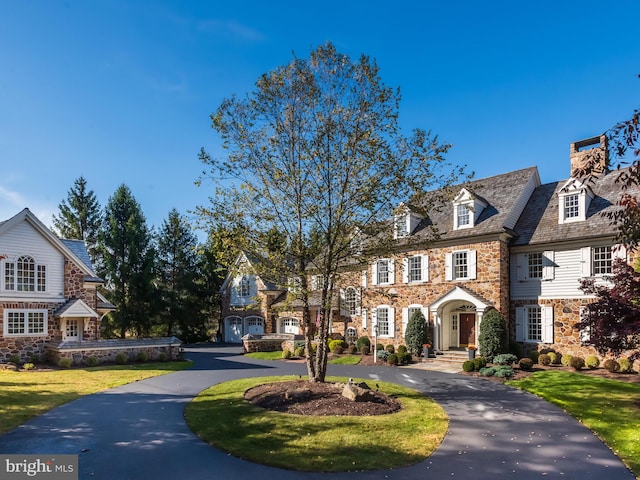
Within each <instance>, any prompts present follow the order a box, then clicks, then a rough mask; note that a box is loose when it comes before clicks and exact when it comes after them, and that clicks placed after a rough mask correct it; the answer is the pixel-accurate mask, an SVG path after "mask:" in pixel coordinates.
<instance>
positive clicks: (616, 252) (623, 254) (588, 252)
mask: <svg viewBox="0 0 640 480" xmlns="http://www.w3.org/2000/svg"><path fill="white" fill-rule="evenodd" d="M617 258H620V259H622V260H626V258H627V250H626V248H625V247H624V246H623V245H614V246H611V245H607V246H597V247H583V248H581V249H580V261H581V274H582V276H583V277H592V276H593V277H598V276H600V277H601V276H604V275H611V273H612V266H613V261H614V260H615V259H617Z"/></svg>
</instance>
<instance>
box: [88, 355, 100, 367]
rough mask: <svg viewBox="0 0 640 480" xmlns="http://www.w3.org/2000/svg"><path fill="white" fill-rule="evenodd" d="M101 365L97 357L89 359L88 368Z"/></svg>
mask: <svg viewBox="0 0 640 480" xmlns="http://www.w3.org/2000/svg"><path fill="white" fill-rule="evenodd" d="M99 363H100V361H99V360H98V359H97V358H96V357H89V358H87V366H89V367H95V366H97V365H98V364H99Z"/></svg>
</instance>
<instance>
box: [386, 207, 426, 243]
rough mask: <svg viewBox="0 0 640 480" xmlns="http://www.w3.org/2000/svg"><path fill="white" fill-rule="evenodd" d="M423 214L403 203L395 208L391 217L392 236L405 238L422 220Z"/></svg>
mask: <svg viewBox="0 0 640 480" xmlns="http://www.w3.org/2000/svg"><path fill="white" fill-rule="evenodd" d="M423 218H424V215H423V214H422V213H419V212H417V211H416V209H415V208H414V207H410V206H409V205H406V204H404V203H401V204H400V206H399V207H398V208H397V209H396V213H395V215H394V217H393V238H395V239H398V238H405V237H408V236H409V235H411V234H412V233H413V231H414V230H415V229H416V228H417V227H418V224H419V223H420V222H421V221H422V219H423Z"/></svg>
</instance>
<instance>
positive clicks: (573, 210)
mask: <svg viewBox="0 0 640 480" xmlns="http://www.w3.org/2000/svg"><path fill="white" fill-rule="evenodd" d="M562 205H563V208H564V221H565V222H570V221H572V220H579V219H580V194H579V193H570V194H568V195H564V196H563V202H562Z"/></svg>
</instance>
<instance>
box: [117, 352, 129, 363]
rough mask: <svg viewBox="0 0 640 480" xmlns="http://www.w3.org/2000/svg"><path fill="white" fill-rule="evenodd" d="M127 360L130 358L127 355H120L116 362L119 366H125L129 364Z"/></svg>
mask: <svg viewBox="0 0 640 480" xmlns="http://www.w3.org/2000/svg"><path fill="white" fill-rule="evenodd" d="M127 360H129V358H128V357H127V354H126V353H119V354H117V355H116V358H115V362H116V364H117V365H124V364H125V363H127Z"/></svg>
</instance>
